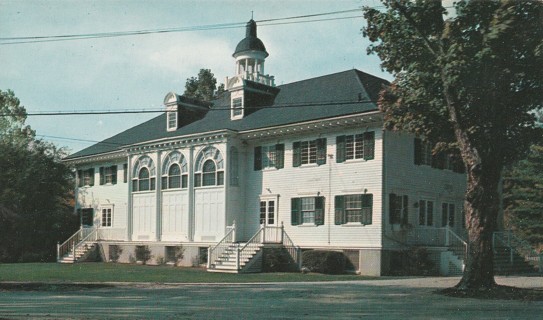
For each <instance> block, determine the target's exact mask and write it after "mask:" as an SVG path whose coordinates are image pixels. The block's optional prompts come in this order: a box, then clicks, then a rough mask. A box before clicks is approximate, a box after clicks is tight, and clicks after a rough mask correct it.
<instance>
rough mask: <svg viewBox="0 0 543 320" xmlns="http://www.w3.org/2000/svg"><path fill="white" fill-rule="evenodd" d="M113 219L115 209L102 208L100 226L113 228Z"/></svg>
mask: <svg viewBox="0 0 543 320" xmlns="http://www.w3.org/2000/svg"><path fill="white" fill-rule="evenodd" d="M112 217H113V208H111V207H108V208H102V217H101V222H100V225H101V226H102V227H111V222H112Z"/></svg>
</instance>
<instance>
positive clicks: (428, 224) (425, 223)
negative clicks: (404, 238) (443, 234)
mask: <svg viewBox="0 0 543 320" xmlns="http://www.w3.org/2000/svg"><path fill="white" fill-rule="evenodd" d="M423 203H424V205H423ZM428 203H432V210H431V211H429V209H428ZM423 209H424V219H422V218H421V215H422V210H423ZM428 213H431V214H432V219H431V221H429V219H428V217H429V216H430V215H429V214H428ZM435 213H436V202H435V201H434V200H432V199H420V200H419V217H418V218H419V221H418V225H419V227H434V226H435V224H436V214H435ZM421 220H424V221H421ZM421 222H423V223H421Z"/></svg>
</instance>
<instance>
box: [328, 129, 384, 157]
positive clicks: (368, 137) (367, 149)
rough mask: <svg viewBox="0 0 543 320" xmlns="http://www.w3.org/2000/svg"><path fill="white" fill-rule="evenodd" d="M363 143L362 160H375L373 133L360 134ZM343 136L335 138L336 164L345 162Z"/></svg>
mask: <svg viewBox="0 0 543 320" xmlns="http://www.w3.org/2000/svg"><path fill="white" fill-rule="evenodd" d="M362 136H363V138H362V139H363V141H364V146H363V150H364V160H373V159H374V158H375V131H369V132H364V133H363V134H362ZM345 149H346V144H345V136H337V137H336V162H337V163H341V162H345Z"/></svg>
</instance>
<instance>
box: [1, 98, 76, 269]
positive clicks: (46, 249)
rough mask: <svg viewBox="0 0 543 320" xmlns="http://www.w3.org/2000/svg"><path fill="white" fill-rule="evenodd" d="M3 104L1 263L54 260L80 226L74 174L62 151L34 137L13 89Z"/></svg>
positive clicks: (2, 100) (3, 100)
mask: <svg viewBox="0 0 543 320" xmlns="http://www.w3.org/2000/svg"><path fill="white" fill-rule="evenodd" d="M0 102H1V104H0V109H1V110H2V112H3V114H4V115H8V116H2V117H0V126H1V127H0V204H1V205H0V211H2V212H0V219H1V221H0V240H1V241H0V261H3V262H13V261H25V262H26V261H53V260H54V259H55V258H56V250H55V248H56V244H57V242H58V241H60V242H62V241H64V240H66V238H68V237H69V236H70V235H71V234H73V232H75V230H76V229H77V222H78V219H77V216H76V215H74V213H73V206H72V203H71V202H70V200H71V199H72V190H71V187H72V186H73V176H72V173H71V171H70V169H69V168H68V167H66V166H65V165H64V164H63V163H61V162H60V159H61V158H62V157H63V156H64V155H65V153H64V151H63V150H62V149H58V148H56V147H55V146H54V145H52V144H50V143H47V142H45V141H42V140H36V139H35V138H34V133H33V131H32V130H31V129H30V127H28V126H26V125H25V123H24V122H25V119H26V113H25V111H24V107H22V106H20V105H19V100H18V99H17V98H15V95H14V94H13V92H11V91H7V92H3V91H0Z"/></svg>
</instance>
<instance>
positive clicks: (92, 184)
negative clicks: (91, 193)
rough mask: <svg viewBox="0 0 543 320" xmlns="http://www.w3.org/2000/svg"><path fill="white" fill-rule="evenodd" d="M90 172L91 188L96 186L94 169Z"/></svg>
mask: <svg viewBox="0 0 543 320" xmlns="http://www.w3.org/2000/svg"><path fill="white" fill-rule="evenodd" d="M89 172H90V183H89V185H90V186H94V168H91V169H89Z"/></svg>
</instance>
